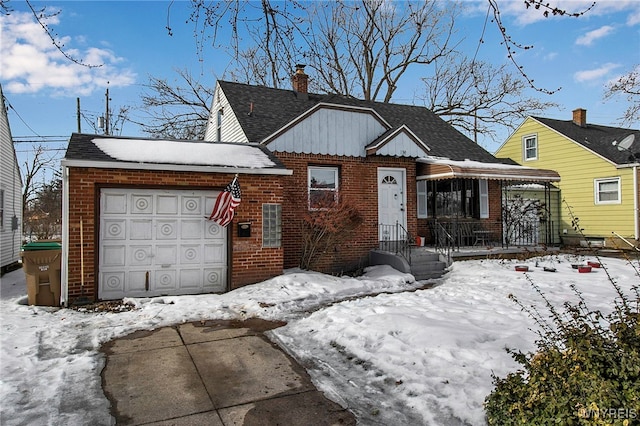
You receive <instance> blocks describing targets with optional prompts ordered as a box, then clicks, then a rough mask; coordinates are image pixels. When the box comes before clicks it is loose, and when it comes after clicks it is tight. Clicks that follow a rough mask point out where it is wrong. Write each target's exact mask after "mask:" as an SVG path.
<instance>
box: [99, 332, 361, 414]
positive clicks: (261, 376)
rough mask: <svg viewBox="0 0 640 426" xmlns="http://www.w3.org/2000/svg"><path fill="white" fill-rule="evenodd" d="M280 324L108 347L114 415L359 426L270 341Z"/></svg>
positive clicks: (107, 384)
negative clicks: (268, 334)
mask: <svg viewBox="0 0 640 426" xmlns="http://www.w3.org/2000/svg"><path fill="white" fill-rule="evenodd" d="M279 325H281V324H273V323H268V322H266V321H262V320H250V321H247V322H245V323H237V322H236V323H231V322H229V321H210V322H207V323H204V324H200V323H198V324H193V323H189V324H183V325H179V326H175V327H166V328H161V329H159V330H156V331H153V332H137V333H134V334H132V335H130V336H127V337H126V338H122V339H117V340H114V341H112V342H109V343H107V344H106V345H104V347H103V351H104V352H105V354H106V355H107V361H106V366H105V368H104V370H103V371H102V383H103V389H104V391H105V395H107V397H108V398H109V400H110V401H111V403H112V413H111V414H112V415H113V416H114V417H115V418H116V420H117V424H127V425H141V424H151V425H176V426H181V425H185V426H186V425H203V426H204V425H209V426H231V425H245V426H251V425H255V426H264V425H288V426H295V425H311V424H313V425H355V423H356V422H355V417H354V416H353V415H352V414H351V413H350V412H349V411H347V410H345V409H343V408H342V407H340V406H339V405H338V404H336V403H334V402H332V401H330V400H328V399H327V398H325V397H324V395H323V394H322V393H321V392H319V391H318V390H317V389H316V388H315V387H314V385H313V384H312V383H311V381H310V379H309V376H308V375H307V373H306V372H305V371H304V369H303V368H302V367H301V366H299V365H298V364H297V363H296V362H295V361H294V360H293V359H292V358H290V357H289V356H287V355H286V354H285V353H284V352H282V350H280V349H279V348H278V347H277V346H276V345H275V344H273V343H271V342H270V341H269V340H268V339H267V338H266V337H265V336H264V334H263V332H264V331H266V330H267V329H269V328H274V327H275V326H279Z"/></svg>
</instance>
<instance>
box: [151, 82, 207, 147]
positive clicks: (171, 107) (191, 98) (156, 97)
mask: <svg viewBox="0 0 640 426" xmlns="http://www.w3.org/2000/svg"><path fill="white" fill-rule="evenodd" d="M176 72H177V73H178V76H179V77H180V83H181V84H179V85H177V86H172V85H171V84H169V82H168V81H167V80H166V79H160V78H156V77H152V76H150V77H149V83H148V84H147V88H148V89H149V90H148V91H147V92H145V93H144V94H143V96H142V104H143V109H144V110H145V111H146V112H147V114H148V115H149V117H150V118H151V124H149V123H148V122H145V123H140V124H141V125H142V127H143V130H144V131H145V132H146V133H148V134H150V135H152V136H153V137H157V138H172V139H190V140H192V139H203V138H204V132H205V130H206V126H207V120H208V118H209V108H210V107H211V101H212V100H213V91H214V88H213V87H209V86H203V85H202V84H200V82H198V81H196V80H195V79H194V78H193V76H192V75H191V74H190V73H189V72H188V71H186V70H176Z"/></svg>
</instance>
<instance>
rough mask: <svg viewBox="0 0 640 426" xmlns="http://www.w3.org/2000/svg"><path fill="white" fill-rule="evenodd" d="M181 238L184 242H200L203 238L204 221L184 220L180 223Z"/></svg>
mask: <svg viewBox="0 0 640 426" xmlns="http://www.w3.org/2000/svg"><path fill="white" fill-rule="evenodd" d="M180 238H182V239H183V240H199V239H201V238H202V220H200V219H184V220H182V221H181V222H180Z"/></svg>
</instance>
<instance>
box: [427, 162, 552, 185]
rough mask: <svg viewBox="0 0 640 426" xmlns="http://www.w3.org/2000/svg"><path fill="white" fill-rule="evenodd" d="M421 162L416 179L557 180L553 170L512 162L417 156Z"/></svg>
mask: <svg viewBox="0 0 640 426" xmlns="http://www.w3.org/2000/svg"><path fill="white" fill-rule="evenodd" d="M417 161H418V162H419V163H423V164H424V167H423V168H422V172H423V173H422V174H420V175H418V176H416V179H417V180H441V179H456V178H462V179H491V180H508V181H520V182H559V181H560V175H559V174H558V172H556V171H554V170H546V169H534V168H533V167H524V166H519V165H513V164H503V163H481V162H479V161H471V160H464V161H454V160H449V159H440V158H418V159H417Z"/></svg>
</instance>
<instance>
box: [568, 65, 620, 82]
mask: <svg viewBox="0 0 640 426" xmlns="http://www.w3.org/2000/svg"><path fill="white" fill-rule="evenodd" d="M619 67H620V64H614V63H611V62H608V63H606V64H603V65H602V66H600V67H599V68H594V69H591V70H584V71H578V72H576V73H574V74H573V79H574V80H575V81H577V82H579V83H585V82H589V81H592V80H597V79H600V78H602V77H604V76H606V75H607V74H609V73H610V72H611V71H613V70H615V69H616V68H619Z"/></svg>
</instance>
